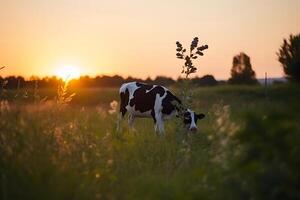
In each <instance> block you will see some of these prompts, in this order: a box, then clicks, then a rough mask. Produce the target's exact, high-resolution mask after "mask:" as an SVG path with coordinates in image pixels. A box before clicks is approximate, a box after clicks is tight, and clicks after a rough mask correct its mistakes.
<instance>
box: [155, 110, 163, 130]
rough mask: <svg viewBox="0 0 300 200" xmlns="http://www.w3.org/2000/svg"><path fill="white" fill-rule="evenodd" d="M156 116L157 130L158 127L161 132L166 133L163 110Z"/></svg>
mask: <svg viewBox="0 0 300 200" xmlns="http://www.w3.org/2000/svg"><path fill="white" fill-rule="evenodd" d="M155 118H156V129H155V130H156V131H157V129H158V132H159V134H160V135H164V133H165V129H164V121H163V118H162V113H161V111H159V112H157V113H156V115H155Z"/></svg>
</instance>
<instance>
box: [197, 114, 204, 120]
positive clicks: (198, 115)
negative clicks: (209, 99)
mask: <svg viewBox="0 0 300 200" xmlns="http://www.w3.org/2000/svg"><path fill="white" fill-rule="evenodd" d="M196 116H197V118H198V119H203V118H204V117H205V115H204V114H203V113H201V114H196Z"/></svg>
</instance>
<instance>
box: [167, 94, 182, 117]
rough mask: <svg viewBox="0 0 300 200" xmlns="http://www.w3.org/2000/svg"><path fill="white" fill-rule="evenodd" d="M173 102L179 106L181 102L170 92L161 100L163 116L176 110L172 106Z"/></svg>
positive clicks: (173, 105) (174, 106)
mask: <svg viewBox="0 0 300 200" xmlns="http://www.w3.org/2000/svg"><path fill="white" fill-rule="evenodd" d="M174 101H176V102H177V103H179V104H181V101H180V100H179V99H178V98H177V97H176V96H174V95H173V94H172V93H171V92H170V91H167V95H166V97H165V98H164V99H163V100H162V107H163V109H162V113H163V114H166V115H169V114H171V113H172V112H173V111H174V110H175V109H177V107H176V105H175V104H174Z"/></svg>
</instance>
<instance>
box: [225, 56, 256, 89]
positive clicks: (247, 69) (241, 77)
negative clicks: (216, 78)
mask: <svg viewBox="0 0 300 200" xmlns="http://www.w3.org/2000/svg"><path fill="white" fill-rule="evenodd" d="M228 83H230V84H256V83H258V82H257V79H256V77H255V72H254V71H253V69H252V66H251V62H250V57H249V56H248V55H247V54H245V53H243V52H241V53H240V54H239V55H236V56H234V58H233V62H232V69H231V78H230V79H229V80H228Z"/></svg>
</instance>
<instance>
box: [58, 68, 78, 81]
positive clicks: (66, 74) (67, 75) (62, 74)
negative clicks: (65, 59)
mask: <svg viewBox="0 0 300 200" xmlns="http://www.w3.org/2000/svg"><path fill="white" fill-rule="evenodd" d="M55 75H56V76H58V77H59V78H61V79H63V80H64V81H69V80H71V79H76V78H79V77H80V75H81V72H80V69H79V68H78V67H76V66H71V65H67V66H63V67H61V68H58V69H57V70H56V71H55Z"/></svg>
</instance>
